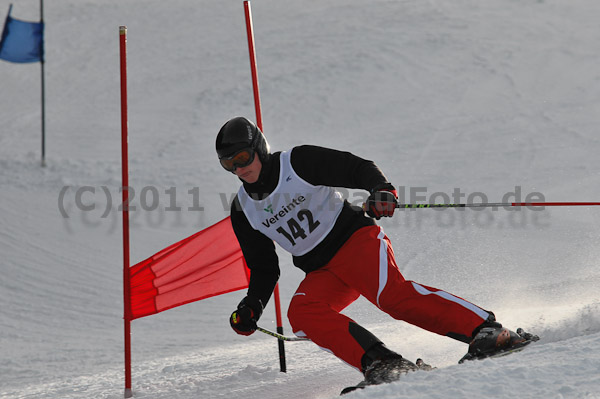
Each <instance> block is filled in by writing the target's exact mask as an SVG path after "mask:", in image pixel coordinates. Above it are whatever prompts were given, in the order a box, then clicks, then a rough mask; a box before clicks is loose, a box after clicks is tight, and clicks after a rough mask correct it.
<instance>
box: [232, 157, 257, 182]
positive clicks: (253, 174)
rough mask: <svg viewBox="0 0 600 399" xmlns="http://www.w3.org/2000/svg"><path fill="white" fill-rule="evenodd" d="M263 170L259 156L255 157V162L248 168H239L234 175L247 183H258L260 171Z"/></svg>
mask: <svg viewBox="0 0 600 399" xmlns="http://www.w3.org/2000/svg"><path fill="white" fill-rule="evenodd" d="M261 169H262V163H261V162H260V159H258V156H255V157H254V161H252V163H251V164H250V165H248V166H244V167H238V168H236V169H235V171H234V172H233V173H235V175H236V176H237V177H239V178H240V179H242V180H243V181H245V182H246V183H250V184H252V183H256V181H257V180H258V177H259V176H260V170H261Z"/></svg>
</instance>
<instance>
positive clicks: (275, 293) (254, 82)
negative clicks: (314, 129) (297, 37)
mask: <svg viewBox="0 0 600 399" xmlns="http://www.w3.org/2000/svg"><path fill="white" fill-rule="evenodd" d="M244 14H245V15H246V35H247V36H248V53H249V55H250V72H251V74H252V88H253V91H254V108H255V110H256V125H257V126H258V128H259V129H260V130H261V131H262V132H263V133H264V130H263V123H262V111H261V107H260V93H259V90H258V72H257V66H256V51H255V48H254V29H253V26H252V10H251V7H250V1H244ZM273 298H274V300H275V317H276V322H277V332H278V333H279V334H283V321H282V318H281V302H280V300H279V284H277V285H275V290H274V291H273ZM278 345H279V369H280V370H281V372H282V373H285V372H286V371H287V367H286V364H285V347H284V344H283V340H278Z"/></svg>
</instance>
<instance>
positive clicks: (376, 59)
mask: <svg viewBox="0 0 600 399" xmlns="http://www.w3.org/2000/svg"><path fill="white" fill-rule="evenodd" d="M9 3H10V1H9V0H0V14H2V15H5V14H4V13H5V12H7V10H8V6H9ZM38 7H39V3H38V2H37V0H21V1H18V2H15V5H14V8H13V13H12V15H13V17H15V18H20V19H25V20H34V21H35V20H37V19H38V18H39V14H38V12H39V8H38ZM252 10H253V15H254V27H255V36H256V37H255V38H256V49H257V55H258V68H259V77H260V85H261V86H260V87H261V98H262V106H263V118H264V130H265V134H266V136H267V138H268V139H269V141H270V143H271V147H272V148H273V149H275V150H282V149H289V148H291V147H293V146H296V145H300V144H303V143H311V144H316V145H321V146H327V147H334V148H338V149H342V150H348V151H351V152H353V153H356V154H358V155H360V156H363V157H365V158H368V159H372V160H374V161H375V162H376V163H377V164H378V165H379V166H380V167H381V169H382V170H383V171H384V172H385V174H386V175H387V176H388V178H389V179H390V181H392V182H393V183H394V184H396V185H397V186H399V187H400V188H401V192H403V193H404V194H403V198H401V199H402V200H404V201H407V202H408V201H412V202H428V201H430V200H435V201H437V202H444V201H446V200H449V201H451V202H455V201H456V200H458V201H461V202H467V201H471V202H474V201H481V200H484V199H487V200H488V201H491V202H499V201H503V200H506V201H509V202H512V201H515V200H516V201H524V200H527V199H536V200H539V199H542V198H543V199H544V200H546V201H598V200H600V174H599V171H600V157H599V156H598V154H599V153H600V136H599V135H598V126H599V122H600V119H599V115H600V69H599V68H598V65H600V52H599V51H598V43H600V27H599V25H598V18H597V16H598V15H600V2H598V1H596V0H570V1H561V0H508V1H500V0H490V1H479V0H456V1H451V2H448V1H441V0H429V1H416V0H398V1H391V0H374V1H367V2H365V1H360V0H330V1H316V0H306V1H296V2H291V1H280V0H255V1H254V2H253V4H252ZM45 21H46V101H47V107H46V112H47V125H46V129H47V167H45V168H41V167H40V162H39V161H40V149H39V148H40V134H39V131H40V108H39V100H38V99H39V93H40V68H39V64H28V65H17V64H10V63H7V62H0V275H1V278H0V397H1V398H11V399H12V398H119V397H122V395H123V385H124V382H123V354H122V353H123V332H122V314H123V310H122V236H121V222H120V214H119V212H118V204H119V195H120V193H119V186H120V184H121V177H120V173H121V172H120V102H119V99H120V92H119V47H118V28H119V25H127V27H128V48H129V53H128V64H129V65H128V71H129V86H128V90H129V115H130V118H129V128H130V139H129V145H130V153H129V155H130V183H131V185H132V186H133V187H134V189H135V190H136V197H135V198H134V202H133V204H134V205H136V206H137V208H136V210H135V211H133V212H132V216H131V217H132V226H131V245H132V247H131V260H132V264H133V263H137V262H139V261H141V260H143V259H145V258H147V257H149V256H150V255H152V254H154V253H155V252H157V251H159V250H160V249H162V248H164V247H166V246H168V245H170V244H172V243H173V242H176V241H178V240H180V239H183V238H185V237H187V236H189V235H191V234H193V233H194V232H196V231H198V230H201V229H203V228H205V227H208V226H209V225H211V224H213V223H215V222H217V221H219V220H221V219H222V218H223V217H225V216H227V214H228V211H227V205H226V204H227V203H228V202H229V200H230V199H231V197H232V195H233V193H235V192H236V190H237V187H238V185H239V182H238V181H237V180H236V179H235V178H234V177H233V176H231V175H230V174H228V173H226V172H225V171H223V170H222V169H221V167H220V166H219V164H218V162H217V160H216V156H215V154H214V150H213V145H214V138H215V135H216V133H217V131H218V129H219V128H220V127H221V125H222V124H223V123H224V122H225V121H226V120H227V119H229V118H231V117H233V116H237V115H243V116H247V117H249V118H251V119H254V118H255V114H254V104H253V96H252V86H251V81H250V72H249V64H248V49H247V42H246V36H245V25H244V13H243V5H242V2H241V1H229V0H227V1H216V0H212V1H208V0H202V1H191V0H185V1H184V0H173V1H168V2H166V1H159V0H145V1H141V0H130V1H117V0H104V1H102V2H98V1H91V0H53V1H49V2H46V6H45ZM345 194H346V195H347V196H348V199H349V200H350V201H353V202H356V203H360V202H361V201H362V199H364V193H361V192H347V191H346V192H345ZM528 196H529V198H528ZM455 198H456V199H455ZM178 207H179V208H181V209H179V210H177V208H178ZM200 208H202V210H200ZM599 224H600V207H553V208H550V207H547V208H546V209H544V210H531V209H522V210H516V209H495V210H494V209H487V210H480V211H476V210H462V211H459V210H444V211H436V210H426V209H420V210H413V211H399V212H398V213H397V215H395V216H394V218H393V219H390V220H386V221H384V222H383V223H382V225H383V227H384V229H385V231H386V232H387V234H388V235H389V237H390V239H391V240H392V243H393V245H394V249H395V252H396V256H397V260H398V263H399V265H400V268H401V270H402V272H403V273H404V275H405V276H406V277H407V278H408V279H412V280H415V281H418V282H421V283H423V284H426V285H430V286H434V287H438V288H442V289H445V290H447V291H450V292H452V293H454V294H456V295H459V296H461V297H463V298H466V299H468V300H471V301H473V302H475V303H477V304H478V305H480V306H482V307H484V308H486V309H490V310H493V311H494V312H495V313H496V315H497V317H498V319H499V320H500V321H501V322H502V323H503V324H505V325H506V326H508V327H511V328H517V327H523V328H525V329H526V330H529V331H531V332H534V333H537V334H539V335H540V336H541V338H542V339H541V341H539V342H538V343H536V344H534V345H532V346H531V347H530V348H529V349H527V350H526V351H524V352H522V353H520V354H518V355H513V356H508V357H505V358H501V359H495V360H486V361H481V362H476V363H470V364H464V365H458V364H457V360H458V359H459V358H460V357H461V356H462V355H463V354H464V353H465V351H466V346H465V345H464V344H461V343H458V342H455V341H452V340H451V339H449V338H445V337H440V336H436V335H434V334H431V333H428V332H426V331H422V330H420V329H417V328H415V327H412V326H409V325H407V324H406V323H403V322H400V321H394V320H391V319H390V318H389V317H388V316H387V315H385V314H382V313H381V312H380V311H378V310H377V309H376V308H375V307H374V306H373V305H371V304H369V303H368V302H366V301H364V300H359V301H357V303H355V304H353V305H352V306H350V307H349V308H348V309H347V310H346V311H345V312H346V313H347V314H348V315H350V316H351V317H353V318H354V319H356V320H357V321H358V322H360V323H361V324H363V325H364V326H366V327H368V328H369V329H371V330H372V331H373V332H374V333H376V334H377V335H378V336H380V338H381V339H383V340H384V341H385V342H386V343H387V345H388V346H389V347H391V348H393V349H394V350H396V351H398V352H399V353H401V354H402V355H404V356H406V357H407V358H409V359H413V360H414V359H416V358H417V357H422V358H424V359H425V360H426V361H428V362H430V363H431V364H433V365H435V366H437V367H438V369H437V370H435V371H432V372H430V373H424V372H423V373H414V374H411V375H407V376H406V377H405V378H402V380H401V381H399V382H397V383H394V384H390V385H387V386H379V387H372V388H369V389H366V390H365V391H363V392H357V393H354V394H352V395H349V396H348V397H349V398H352V397H354V398H383V399H386V398H411V399H412V398H417V397H418V398H449V397H453V398H459V397H464V398H474V397H488V398H509V397H519V398H600V293H599V290H598V287H600V267H599V266H600V264H599V258H600V246H599V245H598V243H599V240H600V231H599V228H598V226H599ZM280 259H281V268H282V277H281V282H280V283H281V284H280V285H281V297H282V302H283V308H284V312H285V309H286V308H287V304H288V303H289V299H290V297H291V295H292V294H293V292H294V290H295V288H296V286H297V284H298V283H299V282H300V281H301V279H302V273H301V272H300V271H298V270H297V269H295V268H294V267H293V266H292V264H291V260H290V258H289V256H287V255H286V254H284V253H281V254H280ZM243 295H244V292H243V291H239V292H234V293H230V294H227V295H224V296H220V297H216V298H211V299H208V300H204V301H200V302H197V303H194V304H189V305H186V306H183V307H180V308H177V309H173V310H169V311H167V312H164V313H161V314H158V315H154V316H151V317H147V318H144V319H140V320H135V321H134V322H133V325H132V331H133V333H132V340H133V388H134V394H135V397H137V398H153V399H154V398H159V399H160V398H178V399H192V398H194V399H196V398H244V399H248V398H265V399H268V398H281V397H286V398H289V399H296V398H298V399H311V398H333V397H336V396H337V395H338V393H339V391H340V390H341V389H342V388H343V387H344V386H347V385H350V384H354V383H356V382H358V381H359V380H360V378H361V376H360V375H359V374H358V373H357V372H356V371H355V370H352V369H350V368H349V367H348V366H346V365H345V364H343V363H342V362H340V361H339V360H337V359H336V358H334V357H333V356H332V355H330V354H328V353H326V352H324V351H322V350H320V349H319V348H317V347H316V346H315V345H313V344H312V343H305V342H297V343H288V344H287V345H286V349H287V362H288V372H287V373H285V374H284V373H280V372H279V371H278V355H277V349H276V342H275V340H274V339H273V338H271V337H269V336H266V335H264V334H261V333H256V334H254V335H253V336H251V337H240V336H237V335H236V334H235V333H233V332H232V331H231V329H230V327H229V325H228V317H229V314H230V313H231V311H232V310H233V309H234V308H235V306H236V304H237V302H238V301H239V300H240V299H241V298H242V297H243ZM273 320H274V311H273V305H272V304H271V303H270V304H269V306H268V308H267V311H266V312H265V314H264V316H263V318H262V320H261V322H260V324H261V325H263V326H264V327H266V328H271V329H274V322H273ZM285 331H286V334H291V332H290V328H289V324H287V321H286V323H285Z"/></svg>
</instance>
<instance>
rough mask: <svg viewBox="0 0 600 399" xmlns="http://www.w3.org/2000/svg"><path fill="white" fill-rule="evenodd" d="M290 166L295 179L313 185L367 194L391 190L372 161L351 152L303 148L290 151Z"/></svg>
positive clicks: (312, 147)
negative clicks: (365, 191)
mask: <svg viewBox="0 0 600 399" xmlns="http://www.w3.org/2000/svg"><path fill="white" fill-rule="evenodd" d="M291 162H292V167H293V168H294V170H295V171H296V173H297V174H298V176H300V177H301V178H303V179H304V180H306V181H307V182H308V183H310V184H313V185H318V186H331V187H345V188H352V189H363V190H368V191H373V190H375V189H380V188H393V186H392V185H391V184H390V183H389V182H388V180H387V178H386V177H385V175H384V174H383V172H382V171H381V170H380V169H379V168H378V167H377V165H375V163H373V161H369V160H366V159H363V158H360V157H358V156H356V155H354V154H352V153H350V152H344V151H338V150H333V149H329V148H324V147H318V146H312V145H303V146H299V147H295V148H294V149H293V150H292V155H291Z"/></svg>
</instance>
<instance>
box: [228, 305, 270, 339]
mask: <svg viewBox="0 0 600 399" xmlns="http://www.w3.org/2000/svg"><path fill="white" fill-rule="evenodd" d="M262 312H263V305H262V302H261V301H260V299H257V298H254V297H252V296H247V297H245V298H244V299H242V301H241V302H240V303H239V305H238V306H237V310H236V311H234V312H233V313H232V314H231V317H230V318H229V324H231V328H233V331H235V332H236V333H238V334H240V335H250V334H252V333H254V331H256V322H257V321H258V319H259V318H260V315H262Z"/></svg>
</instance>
